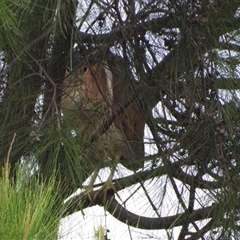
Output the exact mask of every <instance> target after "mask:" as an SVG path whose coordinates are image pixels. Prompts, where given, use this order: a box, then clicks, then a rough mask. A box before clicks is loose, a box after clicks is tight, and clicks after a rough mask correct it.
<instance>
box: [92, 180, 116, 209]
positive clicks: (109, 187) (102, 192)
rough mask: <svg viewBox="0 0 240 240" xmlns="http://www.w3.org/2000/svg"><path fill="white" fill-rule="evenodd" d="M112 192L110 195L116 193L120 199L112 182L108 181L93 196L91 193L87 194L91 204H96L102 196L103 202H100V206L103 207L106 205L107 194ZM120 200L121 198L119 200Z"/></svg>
mask: <svg viewBox="0 0 240 240" xmlns="http://www.w3.org/2000/svg"><path fill="white" fill-rule="evenodd" d="M110 192H112V193H116V194H117V196H118V197H119V198H120V196H119V195H118V193H117V190H116V188H115V186H114V184H113V182H112V180H111V179H108V180H107V181H106V182H105V183H104V184H103V186H102V187H101V188H100V189H98V190H97V191H96V192H95V194H94V195H91V192H88V198H89V200H90V202H91V203H96V202H97V201H98V198H99V197H100V196H101V198H102V195H103V200H102V204H103V206H104V207H105V206H106V204H107V198H108V194H109V193H110ZM120 199H121V198H120Z"/></svg>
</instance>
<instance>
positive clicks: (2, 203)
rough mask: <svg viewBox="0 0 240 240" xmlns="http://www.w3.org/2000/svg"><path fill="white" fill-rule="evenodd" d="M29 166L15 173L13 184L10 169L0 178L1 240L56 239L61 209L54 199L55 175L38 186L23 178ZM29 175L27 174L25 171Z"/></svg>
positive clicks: (56, 185)
mask: <svg viewBox="0 0 240 240" xmlns="http://www.w3.org/2000/svg"><path fill="white" fill-rule="evenodd" d="M27 168H28V166H21V167H20V168H19V169H18V171H17V179H16V184H14V183H13V182H12V181H11V179H10V178H9V167H8V165H7V164H6V166H5V167H4V168H3V169H2V170H3V177H2V178H0V191H1V198H0V212H1V216H0V236H1V239H11V240H19V239H23V240H28V239H29V240H32V239H36V240H37V239H39V240H44V239H46V240H47V239H56V238H57V231H58V225H59V221H60V219H61V210H60V209H62V207H61V205H59V204H61V203H60V202H59V201H58V197H57V192H58V188H59V185H58V183H57V182H56V181H55V174H54V173H53V174H52V177H51V179H50V180H49V181H48V182H47V183H39V182H37V181H35V180H34V178H33V177H31V175H30V174H26V170H27ZM28 172H29V171H28Z"/></svg>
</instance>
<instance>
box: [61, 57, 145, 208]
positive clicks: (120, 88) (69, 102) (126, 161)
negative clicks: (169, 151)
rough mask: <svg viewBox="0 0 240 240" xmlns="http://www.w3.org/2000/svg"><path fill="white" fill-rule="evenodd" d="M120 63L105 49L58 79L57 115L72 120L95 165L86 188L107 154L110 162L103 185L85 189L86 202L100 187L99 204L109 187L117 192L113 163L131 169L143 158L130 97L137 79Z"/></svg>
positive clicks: (139, 117)
mask: <svg viewBox="0 0 240 240" xmlns="http://www.w3.org/2000/svg"><path fill="white" fill-rule="evenodd" d="M123 66H124V65H123V59H122V58H121V57H119V56H117V55H115V54H112V53H111V54H109V56H108V59H107V61H106V62H104V61H100V60H98V59H97V60H95V61H93V62H91V63H88V64H85V65H84V64H83V65H80V66H77V67H76V68H74V70H73V71H72V72H70V73H67V77H66V78H65V81H64V84H63V86H64V87H63V96H62V100H61V109H62V112H63V119H64V121H67V122H68V123H71V124H72V127H73V129H74V131H75V133H76V136H77V137H80V138H81V139H82V142H83V143H84V144H86V145H85V146H87V145H88V144H89V143H92V144H90V145H91V147H90V148H89V149H88V150H87V155H88V158H89V159H91V161H93V163H94V164H93V165H96V168H95V170H93V175H92V177H91V180H90V183H89V186H88V192H91V191H92V190H93V186H94V182H95V180H96V178H97V176H98V172H99V170H100V168H101V166H102V165H103V162H104V161H106V160H107V159H112V163H113V165H112V166H111V173H110V175H109V177H108V179H107V181H106V182H105V184H104V185H103V186H102V187H101V188H100V189H99V191H98V192H97V194H96V195H95V196H94V197H93V198H92V197H91V195H90V194H89V198H90V200H91V202H94V201H96V199H97V197H98V196H99V194H100V193H101V192H103V193H104V200H103V204H105V202H106V198H107V192H108V191H109V189H111V190H113V191H114V192H115V193H117V191H116V189H115V187H114V184H113V182H112V178H113V174H114V171H115V169H116V165H117V164H118V163H121V164H122V165H123V166H125V167H126V168H127V169H129V170H132V171H136V170H138V169H139V168H141V167H143V163H144V162H143V160H142V159H143V157H144V142H143V137H144V127H145V121H144V117H143V113H142V109H141V104H138V103H136V102H135V101H133V100H132V99H131V96H133V92H134V91H135V90H136V89H137V88H138V84H137V82H135V81H133V79H132V77H131V74H130V73H128V74H126V71H125V69H124V67H123ZM68 72H69V71H68ZM92 146H94V147H92Z"/></svg>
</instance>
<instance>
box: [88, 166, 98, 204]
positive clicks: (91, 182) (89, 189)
mask: <svg viewBox="0 0 240 240" xmlns="http://www.w3.org/2000/svg"><path fill="white" fill-rule="evenodd" d="M99 170H100V167H99V166H98V167H97V169H96V170H95V171H94V173H93V176H92V177H91V180H90V183H89V184H88V186H87V195H88V198H89V200H90V202H91V203H94V201H95V200H94V198H92V196H91V192H92V191H93V186H94V182H95V180H96V178H97V176H98V173H99Z"/></svg>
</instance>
